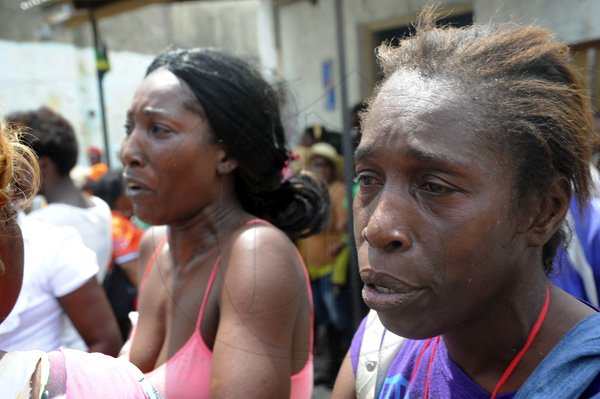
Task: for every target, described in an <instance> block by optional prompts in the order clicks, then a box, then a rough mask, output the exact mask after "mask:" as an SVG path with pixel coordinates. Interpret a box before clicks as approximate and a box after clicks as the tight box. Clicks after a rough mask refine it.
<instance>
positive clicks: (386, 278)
mask: <svg viewBox="0 0 600 399" xmlns="http://www.w3.org/2000/svg"><path fill="white" fill-rule="evenodd" d="M360 276H361V279H362V281H363V282H364V283H365V286H364V288H363V291H362V296H363V300H364V301H365V303H366V304H367V306H368V307H370V308H371V309H374V310H377V311H379V310H386V309H396V310H397V309H398V308H401V307H405V306H409V305H411V304H413V303H414V302H415V301H416V300H418V299H419V297H420V296H421V295H422V294H423V293H424V292H425V290H424V288H422V287H418V286H415V285H413V284H409V283H406V282H404V281H401V280H398V279H396V278H394V277H392V276H390V275H388V274H385V273H378V272H374V271H372V270H364V271H361V273H360Z"/></svg>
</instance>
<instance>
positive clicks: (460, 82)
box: [370, 8, 592, 273]
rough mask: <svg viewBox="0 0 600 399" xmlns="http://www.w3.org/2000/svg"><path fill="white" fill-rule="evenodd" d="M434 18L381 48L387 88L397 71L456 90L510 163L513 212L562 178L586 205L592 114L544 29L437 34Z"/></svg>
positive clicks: (430, 13) (549, 249) (427, 14)
mask: <svg viewBox="0 0 600 399" xmlns="http://www.w3.org/2000/svg"><path fill="white" fill-rule="evenodd" d="M434 22H435V10H433V9H431V8H428V9H426V10H425V11H424V12H422V13H421V15H420V16H419V18H418V21H417V24H416V28H417V29H416V34H415V35H414V36H412V37H409V38H406V39H405V40H402V41H401V43H400V46H399V47H391V46H389V45H387V44H383V45H381V46H380V47H378V49H377V57H378V60H379V63H380V65H381V67H382V69H383V72H384V80H383V82H382V83H381V84H380V86H379V87H378V88H377V89H376V91H375V94H374V96H373V97H372V99H371V100H370V103H372V101H373V99H374V98H375V96H376V95H377V93H378V91H379V90H380V89H381V86H382V85H383V83H385V82H386V81H387V80H388V79H389V78H390V77H391V76H393V75H394V74H395V73H396V72H397V71H402V70H404V71H413V72H416V73H418V74H420V75H421V76H422V77H423V78H424V79H432V80H433V79H439V80H445V81H449V82H452V83H453V84H454V86H455V87H456V88H457V90H459V93H460V91H462V93H461V94H462V95H463V96H464V98H465V99H467V98H468V99H471V102H472V103H473V104H475V107H476V109H477V110H478V111H479V112H478V114H477V115H476V118H478V119H477V120H478V121H479V122H483V123H484V124H485V125H486V127H487V128H488V129H485V132H486V133H487V134H482V135H481V138H482V139H483V140H485V141H486V142H487V143H488V144H489V145H490V147H495V148H500V149H501V151H503V153H504V154H506V155H507V156H508V157H509V161H510V163H508V165H511V167H512V169H513V176H514V187H513V190H514V193H515V202H514V204H513V205H514V207H515V209H516V207H518V206H519V204H520V203H521V202H520V201H521V200H522V199H523V198H524V197H525V196H526V195H528V194H530V193H532V192H535V193H537V194H539V195H540V196H541V198H543V199H546V198H547V188H548V187H549V183H550V182H551V181H552V180H553V179H554V178H556V177H558V176H562V177H564V178H565V179H566V181H568V182H569V185H570V187H571V188H572V190H573V194H574V196H575V198H576V199H577V200H578V202H579V203H580V205H583V204H584V203H585V202H586V200H587V198H588V196H589V193H590V181H591V178H590V171H589V162H590V159H591V138H592V125H591V115H592V113H591V108H590V104H589V99H588V97H587V93H586V91H585V90H584V86H583V84H582V82H581V79H580V77H579V76H578V74H577V72H576V70H575V68H574V67H573V66H572V65H571V64H570V59H569V51H568V48H567V46H566V45H565V44H562V43H559V42H557V41H556V40H554V38H553V37H552V34H551V33H550V32H549V31H547V30H545V29H542V28H536V27H522V26H518V25H515V24H509V23H504V24H487V25H474V26H471V27H464V28H453V27H441V28H440V27H436V26H435V23H434ZM566 237H567V233H566V231H564V230H563V229H560V230H559V231H558V232H557V233H556V234H555V235H554V236H553V237H552V238H551V239H550V240H549V241H548V242H547V243H546V244H545V245H544V247H543V254H542V257H543V263H544V269H545V271H546V273H550V272H551V271H552V261H553V259H554V256H555V255H556V250H557V248H558V246H559V245H560V244H561V243H562V242H563V241H564V240H565V239H566Z"/></svg>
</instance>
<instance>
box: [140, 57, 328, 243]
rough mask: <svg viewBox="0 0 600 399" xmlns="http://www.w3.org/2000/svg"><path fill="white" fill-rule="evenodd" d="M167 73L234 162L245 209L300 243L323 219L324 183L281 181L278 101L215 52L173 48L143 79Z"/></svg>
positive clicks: (284, 161)
mask: <svg viewBox="0 0 600 399" xmlns="http://www.w3.org/2000/svg"><path fill="white" fill-rule="evenodd" d="M159 68H164V69H166V70H168V71H170V72H171V73H173V74H174V75H175V76H177V77H178V78H179V79H181V80H182V81H184V82H185V83H186V84H187V86H188V87H189V88H190V90H191V92H192V93H193V95H194V98H193V99H191V101H190V103H189V104H186V106H187V107H188V108H189V109H190V110H191V111H193V112H199V111H198V109H199V107H198V106H197V104H200V105H201V107H202V109H203V110H204V113H203V116H204V117H206V118H207V120H208V122H209V124H210V127H211V131H212V134H213V135H214V140H215V141H216V142H218V141H220V142H222V143H223V144H224V145H225V146H226V147H227V149H228V152H229V154H230V155H231V156H232V157H233V158H235V159H236V160H237V162H238V167H237V168H236V170H235V171H234V176H235V190H236V194H237V196H238V198H239V199H240V201H241V204H242V206H243V207H244V209H245V210H246V211H248V212H249V213H252V214H254V215H256V216H259V217H262V218H264V219H266V220H268V221H270V222H271V223H273V224H274V225H275V226H277V227H279V228H280V229H282V230H283V231H284V232H286V233H287V234H288V235H289V236H290V237H293V238H298V237H302V236H306V235H310V234H313V233H315V232H317V231H319V230H320V229H321V228H322V227H323V225H324V223H325V222H326V219H327V215H328V201H327V199H328V194H327V186H326V185H323V184H322V182H320V180H318V179H316V178H313V177H312V176H311V175H310V174H306V173H302V174H298V175H296V176H293V177H292V178H290V179H282V171H283V170H285V169H286V168H287V165H288V163H289V162H290V150H289V149H288V148H287V147H286V146H287V143H286V139H285V135H284V130H283V125H282V123H281V117H280V113H279V105H278V101H277V100H278V97H277V95H276V93H275V91H274V90H273V88H272V87H271V86H270V85H269V84H268V83H267V82H266V81H265V80H264V79H263V78H262V76H261V75H260V73H259V72H258V71H257V70H256V69H254V68H253V67H251V66H250V64H248V63H247V62H245V61H244V60H242V59H241V58H239V57H237V56H234V55H233V54H231V53H229V52H226V51H223V50H217V49H208V48H205V49H200V48H199V49H189V50H188V49H173V50H169V51H166V52H164V53H162V54H160V55H158V56H157V57H156V58H155V59H154V61H153V62H152V63H151V65H150V66H149V67H148V70H147V73H146V75H148V74H150V73H152V72H153V71H154V70H156V69H159Z"/></svg>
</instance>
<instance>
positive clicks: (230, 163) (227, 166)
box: [217, 150, 238, 175]
mask: <svg viewBox="0 0 600 399" xmlns="http://www.w3.org/2000/svg"><path fill="white" fill-rule="evenodd" d="M237 167H238V162H237V160H235V159H234V158H232V157H231V156H229V154H228V153H227V152H226V151H225V150H222V151H221V154H219V163H218V164H217V173H218V174H219V175H226V174H229V173H231V172H233V171H234V170H235V169H236V168H237Z"/></svg>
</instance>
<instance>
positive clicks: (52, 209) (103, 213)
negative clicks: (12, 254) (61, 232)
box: [28, 196, 112, 282]
mask: <svg viewBox="0 0 600 399" xmlns="http://www.w3.org/2000/svg"><path fill="white" fill-rule="evenodd" d="M89 198H90V200H91V201H92V202H93V203H94V205H95V206H93V207H91V208H79V207H76V206H72V205H67V204H60V203H52V204H48V205H47V206H45V207H43V208H40V209H38V210H35V211H33V212H31V213H30V214H29V215H28V216H29V217H32V218H34V219H39V220H44V221H46V222H48V223H51V224H54V225H57V226H71V227H74V228H75V229H76V230H77V231H78V232H79V235H80V236H81V239H82V240H83V243H84V244H85V245H87V246H88V248H90V249H91V250H92V251H94V252H95V253H96V256H97V258H98V266H99V267H100V271H99V272H98V281H100V282H102V280H103V279H104V275H105V274H106V270H107V269H108V263H109V262H110V258H111V254H112V235H111V229H112V216H111V212H110V208H109V207H108V205H107V204H106V202H104V201H103V200H102V199H100V198H98V197H93V196H92V197H89Z"/></svg>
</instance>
